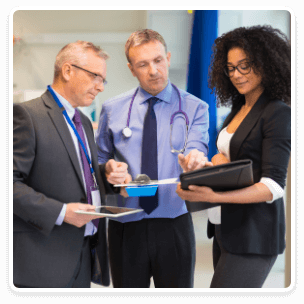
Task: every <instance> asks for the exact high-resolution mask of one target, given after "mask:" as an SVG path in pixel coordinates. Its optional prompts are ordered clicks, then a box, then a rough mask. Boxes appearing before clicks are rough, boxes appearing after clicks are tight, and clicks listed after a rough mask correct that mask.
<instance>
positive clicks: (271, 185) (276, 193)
mask: <svg viewBox="0 0 304 304" xmlns="http://www.w3.org/2000/svg"><path fill="white" fill-rule="evenodd" d="M260 183H262V184H264V185H265V186H266V187H267V188H268V189H269V191H270V192H271V193H272V200H271V201H266V203H269V204H271V203H272V202H273V201H275V200H277V199H278V198H281V197H283V195H284V189H282V187H281V186H280V185H279V184H278V183H277V182H275V181H274V180H273V179H271V178H269V177H262V178H261V180H260Z"/></svg>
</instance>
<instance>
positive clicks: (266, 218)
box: [207, 93, 291, 255]
mask: <svg viewBox="0 0 304 304" xmlns="http://www.w3.org/2000/svg"><path fill="white" fill-rule="evenodd" d="M244 102H245V101H244ZM241 106H242V104H239V106H237V107H235V108H233V109H232V111H231V113H230V114H229V115H228V117H227V118H226V120H225V121H224V124H223V127H222V128H225V127H226V126H227V125H228V124H229V123H230V121H231V120H232V119H233V117H234V116H235V115H236V113H237V112H238V111H239V110H240V108H241ZM290 145H291V110H290V107H289V106H288V105H286V104H285V103H284V102H282V101H280V100H269V99H268V97H267V95H266V94H265V93H263V94H262V95H261V96H260V98H259V99H258V101H257V102H256V103H255V105H254V106H253V108H252V109H251V111H250V112H249V114H248V115H247V116H246V117H245V119H244V120H243V121H242V123H241V125H240V126H239V127H238V129H237V130H236V132H235V134H234V135H233V137H232V139H231V142H230V159H231V161H235V160H241V159H251V160H252V162H253V178H254V182H255V183H257V182H259V181H260V179H261V177H269V178H272V179H273V180H274V181H275V182H277V183H278V184H279V185H280V186H281V187H282V188H284V186H285V180H286V175H287V168H288V162H289V156H290ZM221 232H222V242H223V245H224V247H225V249H226V250H227V251H229V252H232V253H237V254H241V253H253V254H267V255H275V254H279V253H282V252H283V251H284V248H285V215H284V202H283V198H280V199H277V200H275V201H274V202H272V203H271V204H268V203H266V202H265V203H253V204H222V205H221ZM207 234H208V237H209V238H211V237H212V236H213V235H214V225H213V224H211V223H210V222H208V231H207Z"/></svg>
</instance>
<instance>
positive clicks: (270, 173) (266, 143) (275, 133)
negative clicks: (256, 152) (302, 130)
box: [262, 102, 291, 188]
mask: <svg viewBox="0 0 304 304" xmlns="http://www.w3.org/2000/svg"><path fill="white" fill-rule="evenodd" d="M266 111H267V116H268V117H267V119H265V122H264V126H263V144H262V177H269V178H271V179H273V180H274V181H275V182H277V183H278V184H279V185H280V186H281V187H282V188H284V187H285V181H286V175H287V168H288V162H289V156H290V147H291V110H290V107H289V106H287V105H285V104H283V103H282V102H280V103H273V104H272V105H271V107H268V108H267V109H266Z"/></svg>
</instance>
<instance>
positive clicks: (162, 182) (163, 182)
mask: <svg viewBox="0 0 304 304" xmlns="http://www.w3.org/2000/svg"><path fill="white" fill-rule="evenodd" d="M178 183H179V181H178V178H177V177H174V178H167V179H161V180H158V181H155V182H154V181H153V182H150V183H148V184H141V183H138V184H134V183H132V184H119V185H114V187H137V186H150V185H151V186H152V185H167V184H178Z"/></svg>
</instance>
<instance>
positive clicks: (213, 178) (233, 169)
mask: <svg viewBox="0 0 304 304" xmlns="http://www.w3.org/2000/svg"><path fill="white" fill-rule="evenodd" d="M180 182H181V188H182V189H183V190H188V186H190V185H196V186H206V187H210V188H212V189H213V190H214V191H229V190H236V189H241V188H245V187H248V186H251V185H253V173H252V161H251V160H249V159H245V160H238V161H233V162H230V163H227V164H223V165H217V166H213V167H208V168H203V169H198V170H194V171H191V172H185V173H182V174H181V175H180ZM202 200H203V197H202ZM186 205H187V208H188V211H190V212H195V211H200V210H205V209H208V208H212V207H216V206H220V204H214V203H208V202H203V201H202V202H188V201H186Z"/></svg>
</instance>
